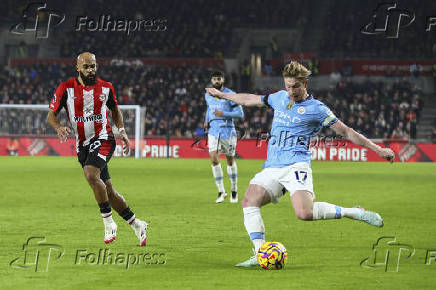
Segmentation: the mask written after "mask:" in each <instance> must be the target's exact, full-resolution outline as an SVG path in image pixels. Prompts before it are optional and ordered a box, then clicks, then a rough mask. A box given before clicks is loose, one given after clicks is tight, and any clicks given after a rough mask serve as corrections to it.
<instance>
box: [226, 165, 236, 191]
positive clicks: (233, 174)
mask: <svg viewBox="0 0 436 290" xmlns="http://www.w3.org/2000/svg"><path fill="white" fill-rule="evenodd" d="M227 173H228V175H229V178H230V184H231V186H232V191H236V192H237V191H238V167H237V166H236V162H235V161H233V164H232V166H229V165H227Z"/></svg>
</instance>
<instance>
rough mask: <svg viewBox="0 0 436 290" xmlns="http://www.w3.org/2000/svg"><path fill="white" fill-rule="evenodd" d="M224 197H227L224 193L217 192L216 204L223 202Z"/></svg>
mask: <svg viewBox="0 0 436 290" xmlns="http://www.w3.org/2000/svg"><path fill="white" fill-rule="evenodd" d="M226 197H227V193H225V192H219V193H218V198H217V199H216V201H215V202H216V203H221V202H223V201H224V200H225V199H226Z"/></svg>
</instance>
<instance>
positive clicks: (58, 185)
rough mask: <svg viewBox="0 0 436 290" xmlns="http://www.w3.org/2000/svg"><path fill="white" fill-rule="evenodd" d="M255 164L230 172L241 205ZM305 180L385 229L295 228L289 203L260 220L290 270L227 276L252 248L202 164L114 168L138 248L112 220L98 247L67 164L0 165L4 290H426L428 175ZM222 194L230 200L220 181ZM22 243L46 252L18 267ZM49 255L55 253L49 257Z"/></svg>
mask: <svg viewBox="0 0 436 290" xmlns="http://www.w3.org/2000/svg"><path fill="white" fill-rule="evenodd" d="M222 164H223V168H224V172H226V170H225V165H224V161H222ZM261 164H262V161H249V160H239V161H238V167H239V191H240V199H241V198H242V196H243V193H244V191H245V189H246V188H247V185H248V182H249V180H250V179H251V178H252V177H253V175H254V174H255V173H256V172H258V171H260V170H261ZM312 169H313V178H314V188H315V193H316V196H317V200H318V201H328V202H331V203H334V204H338V205H342V206H347V207H351V206H354V205H360V206H362V207H365V208H368V209H371V210H374V211H377V212H379V213H380V214H381V215H382V216H383V217H384V220H385V226H384V228H381V229H380V228H375V227H371V226H369V225H367V224H364V223H360V222H356V221H351V220H349V219H342V220H329V221H318V222H303V221H299V220H297V219H296V218H295V215H294V213H293V210H292V207H291V204H290V198H289V194H287V195H286V196H285V197H283V198H282V199H281V200H280V202H279V203H278V204H276V205H272V204H270V205H268V206H266V207H264V208H263V210H262V214H263V219H264V222H265V226H266V237H267V240H276V241H280V242H282V243H283V244H284V245H285V246H286V247H287V249H288V252H289V260H288V264H287V265H286V267H285V268H284V269H283V270H281V271H265V270H261V269H260V268H252V269H241V268H236V267H234V265H235V264H236V263H238V262H241V261H243V260H245V259H247V258H248V257H249V256H250V255H251V243H250V241H249V239H248V236H247V234H246V232H245V228H244V225H243V216H242V210H241V207H240V204H230V203H229V201H228V199H227V200H226V201H225V203H223V204H215V198H216V193H217V190H216V187H215V184H214V182H213V178H212V173H211V168H210V162H209V161H208V160H173V159H172V160H166V159H159V160H156V159H154V160H152V159H142V160H135V159H127V158H126V159H119V158H118V159H117V158H114V159H112V160H111V162H110V173H111V176H112V180H113V183H114V186H115V188H117V190H118V191H119V192H120V193H122V194H123V195H124V196H125V197H126V199H127V201H128V202H129V204H130V206H131V208H132V209H133V211H134V212H135V213H136V215H137V216H138V217H139V218H141V219H145V220H146V221H148V222H149V224H150V230H149V234H148V243H147V247H145V248H141V247H138V246H137V238H136V236H135V235H134V233H133V231H132V230H131V229H130V227H128V226H127V225H126V224H125V222H124V221H123V220H122V219H121V218H120V217H119V216H118V215H116V214H114V216H115V221H116V222H117V223H118V236H117V239H116V240H115V242H114V243H112V244H110V245H105V244H104V243H103V223H102V221H101V218H100V213H99V210H98V207H97V205H96V203H95V200H94V197H93V195H92V193H91V190H90V188H89V187H88V184H87V183H86V181H85V179H84V178H83V175H82V171H81V169H80V166H79V163H78V162H77V161H76V159H75V158H66V157H16V158H12V157H1V158H0V181H1V182H0V189H1V190H0V288H1V289H106V288H111V289H112V288H118V289H275V288H281V289H331V288H334V289H423V288H429V289H430V288H432V289H434V287H435V286H434V285H435V283H436V260H435V258H434V257H436V222H435V221H436V218H435V217H436V211H435V204H436V164H432V163H407V164H401V163H395V164H389V163H339V162H336V163H327V162H324V163H322V162H314V163H313V164H312ZM225 182H226V188H227V189H229V181H228V178H227V174H225ZM389 236H393V237H395V238H396V244H395V242H394V243H393V244H389V245H387V244H385V245H384V246H383V245H382V246H381V247H380V248H376V250H377V251H378V252H377V260H376V263H379V264H375V263H374V261H373V259H372V260H371V259H370V260H371V261H373V262H369V263H368V264H365V263H364V265H366V267H364V266H361V265H360V264H361V261H362V260H364V259H365V258H367V257H370V258H371V257H374V252H373V250H372V245H373V244H374V243H375V242H376V241H377V239H378V238H380V237H389ZM30 237H44V238H45V240H46V241H45V242H43V243H41V244H39V245H35V244H33V246H29V247H27V248H26V254H27V255H28V257H27V260H26V263H24V253H25V252H24V250H23V244H24V243H25V242H26V241H27V239H28V238H30ZM44 244H52V246H49V245H48V246H47V245H45V246H44ZM53 245H54V246H53ZM47 247H49V248H51V247H55V248H53V249H52V250H51V252H50V253H51V254H50V257H49V256H48V251H47ZM56 247H61V248H56ZM401 248H403V250H400V249H401ZM104 249H107V250H106V251H109V252H108V253H112V254H113V255H118V257H119V260H118V261H117V263H115V262H116V261H115V262H114V260H115V258H114V259H113V260H112V262H113V264H107V261H106V264H104V265H103V264H102V261H98V260H97V259H98V258H96V257H97V254H98V252H99V251H104ZM432 250H433V251H432ZM62 251H63V253H64V254H63V256H62V257H60V258H59V257H58V254H59V253H60V252H62ZM78 251H81V252H79V253H80V255H79V260H80V264H75V262H77V261H76V260H77V256H78V254H77V253H78ZM412 252H413V255H412V256H411V257H409V255H410V254H411V253H412ZM37 253H39V254H38V261H37V262H38V267H39V268H38V269H37V270H38V271H37V272H36V271H35V270H36V268H35V265H34V264H35V263H36V262H35V257H36V256H37ZM386 253H389V257H388V262H387V263H388V266H386V265H384V264H383V262H384V261H385V259H384V258H385V254H386ZM129 254H130V256H129V259H130V261H131V262H130V264H129V266H128V268H127V264H126V261H125V260H126V259H127V258H126V257H127V256H128V255H129ZM153 254H158V255H161V256H152V255H153ZM86 255H88V256H86ZM86 257H88V258H86ZM123 257H124V258H125V260H123V259H122V258H123ZM144 257H146V258H144ZM16 258H19V259H18V260H17V261H16V262H15V263H12V266H11V261H13V260H14V259H16ZM48 259H50V260H48ZM87 259H88V260H87ZM134 259H135V260H136V261H134ZM47 261H49V262H48V268H46V267H45V266H46V264H47ZM96 261H97V262H96ZM138 261H139V262H138ZM138 263H139V264H138ZM152 263H158V264H152ZM20 266H21V268H20ZM397 266H398V267H397ZM44 267H45V268H44ZM45 269H46V270H47V271H46V272H45V271H42V270H45Z"/></svg>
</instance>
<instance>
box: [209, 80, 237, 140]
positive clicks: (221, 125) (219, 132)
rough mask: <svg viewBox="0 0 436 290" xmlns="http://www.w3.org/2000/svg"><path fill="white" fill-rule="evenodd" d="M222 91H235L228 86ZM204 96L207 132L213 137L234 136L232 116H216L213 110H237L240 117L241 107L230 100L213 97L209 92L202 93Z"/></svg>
mask: <svg viewBox="0 0 436 290" xmlns="http://www.w3.org/2000/svg"><path fill="white" fill-rule="evenodd" d="M222 92H223V93H231V94H234V93H235V92H234V91H232V90H230V89H228V88H224V89H223V90H222ZM204 98H205V99H206V104H207V112H206V122H209V134H210V135H212V136H215V137H219V138H221V139H228V138H230V137H232V136H236V130H235V124H234V123H233V118H230V117H217V116H215V115H214V111H215V110H220V111H223V112H227V113H229V112H232V111H238V113H237V114H236V115H238V117H240V118H242V116H243V111H242V107H241V106H240V105H238V104H236V103H234V102H232V101H229V100H224V99H219V98H216V97H213V96H211V95H209V93H206V94H205V95H204Z"/></svg>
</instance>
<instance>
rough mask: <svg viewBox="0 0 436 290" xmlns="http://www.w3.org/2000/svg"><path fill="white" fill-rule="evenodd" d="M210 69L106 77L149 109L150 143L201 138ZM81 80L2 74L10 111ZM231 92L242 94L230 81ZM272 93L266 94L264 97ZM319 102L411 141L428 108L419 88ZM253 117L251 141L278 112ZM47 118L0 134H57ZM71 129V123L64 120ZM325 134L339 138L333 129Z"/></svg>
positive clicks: (143, 70)
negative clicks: (63, 83) (154, 139)
mask: <svg viewBox="0 0 436 290" xmlns="http://www.w3.org/2000/svg"><path fill="white" fill-rule="evenodd" d="M214 69H216V68H212V67H202V66H178V67H170V66H101V67H100V70H99V77H101V78H102V79H105V80H109V81H112V82H113V83H114V87H115V90H116V95H117V100H118V102H119V104H123V105H128V104H138V105H141V106H144V107H146V109H147V112H146V117H145V131H144V132H143V133H144V135H145V136H166V135H167V134H169V135H170V136H172V137H197V136H198V137H199V136H201V135H202V134H203V133H204V129H203V128H202V124H203V121H204V113H205V110H206V104H205V101H204V88H205V87H206V86H208V85H209V76H210V74H211V71H212V70H214ZM71 75H75V72H74V71H73V68H72V67H69V66H65V65H34V66H19V67H15V68H10V67H5V68H4V69H3V70H2V71H1V73H0V96H1V99H0V101H1V103H3V104H48V102H49V101H50V100H51V97H52V93H53V92H54V90H55V88H56V86H57V85H58V84H59V83H60V82H61V81H63V80H66V79H68V78H69V77H70V76H71ZM226 85H227V86H228V87H230V88H232V89H234V90H236V88H235V87H236V86H235V82H234V80H233V79H232V78H231V77H229V78H228V79H227V83H226ZM257 93H259V94H265V93H267V92H266V91H259V90H258V91H257ZM314 96H315V97H316V98H318V99H319V100H321V101H323V102H325V103H326V104H327V105H328V106H330V107H331V108H332V110H333V111H334V112H335V114H336V115H337V116H338V117H340V118H341V119H342V120H343V121H344V122H345V123H347V124H349V125H350V126H352V127H353V128H355V129H356V130H357V131H359V132H361V133H362V134H364V135H366V136H368V137H371V138H386V139H387V138H394V139H408V138H410V137H412V138H414V137H415V136H416V122H417V121H418V120H419V116H420V111H421V109H422V101H421V100H422V98H421V97H422V93H421V91H420V90H419V89H417V88H416V87H414V86H413V85H412V84H411V83H409V82H407V81H404V80H400V79H398V81H397V82H396V83H394V84H393V85H387V84H385V83H381V82H380V83H374V82H365V83H362V84H358V83H353V82H350V81H347V80H342V81H340V82H339V83H338V84H337V86H336V87H335V88H334V89H331V90H326V91H316V92H314ZM244 112H245V118H244V119H243V120H240V121H238V122H236V126H237V128H238V130H239V131H240V132H241V134H243V135H244V136H245V138H256V137H257V136H258V134H260V133H265V132H268V131H269V129H270V128H269V126H270V124H271V119H272V117H273V112H272V110H269V109H267V108H262V109H259V108H244ZM45 117H46V112H44V111H41V110H33V111H32V113H31V114H29V112H28V111H26V112H23V111H20V110H18V109H14V110H12V109H8V110H0V128H4V129H5V128H6V130H7V131H8V132H4V133H10V134H45V133H53V132H52V130H51V129H49V128H48V127H47V124H46V122H45ZM125 119H126V127H127V129H128V131H129V132H131V134H133V132H134V130H133V125H134V112H133V111H126V113H125ZM64 122H66V120H65V118H64ZM323 134H332V132H331V131H329V130H325V131H323Z"/></svg>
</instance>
